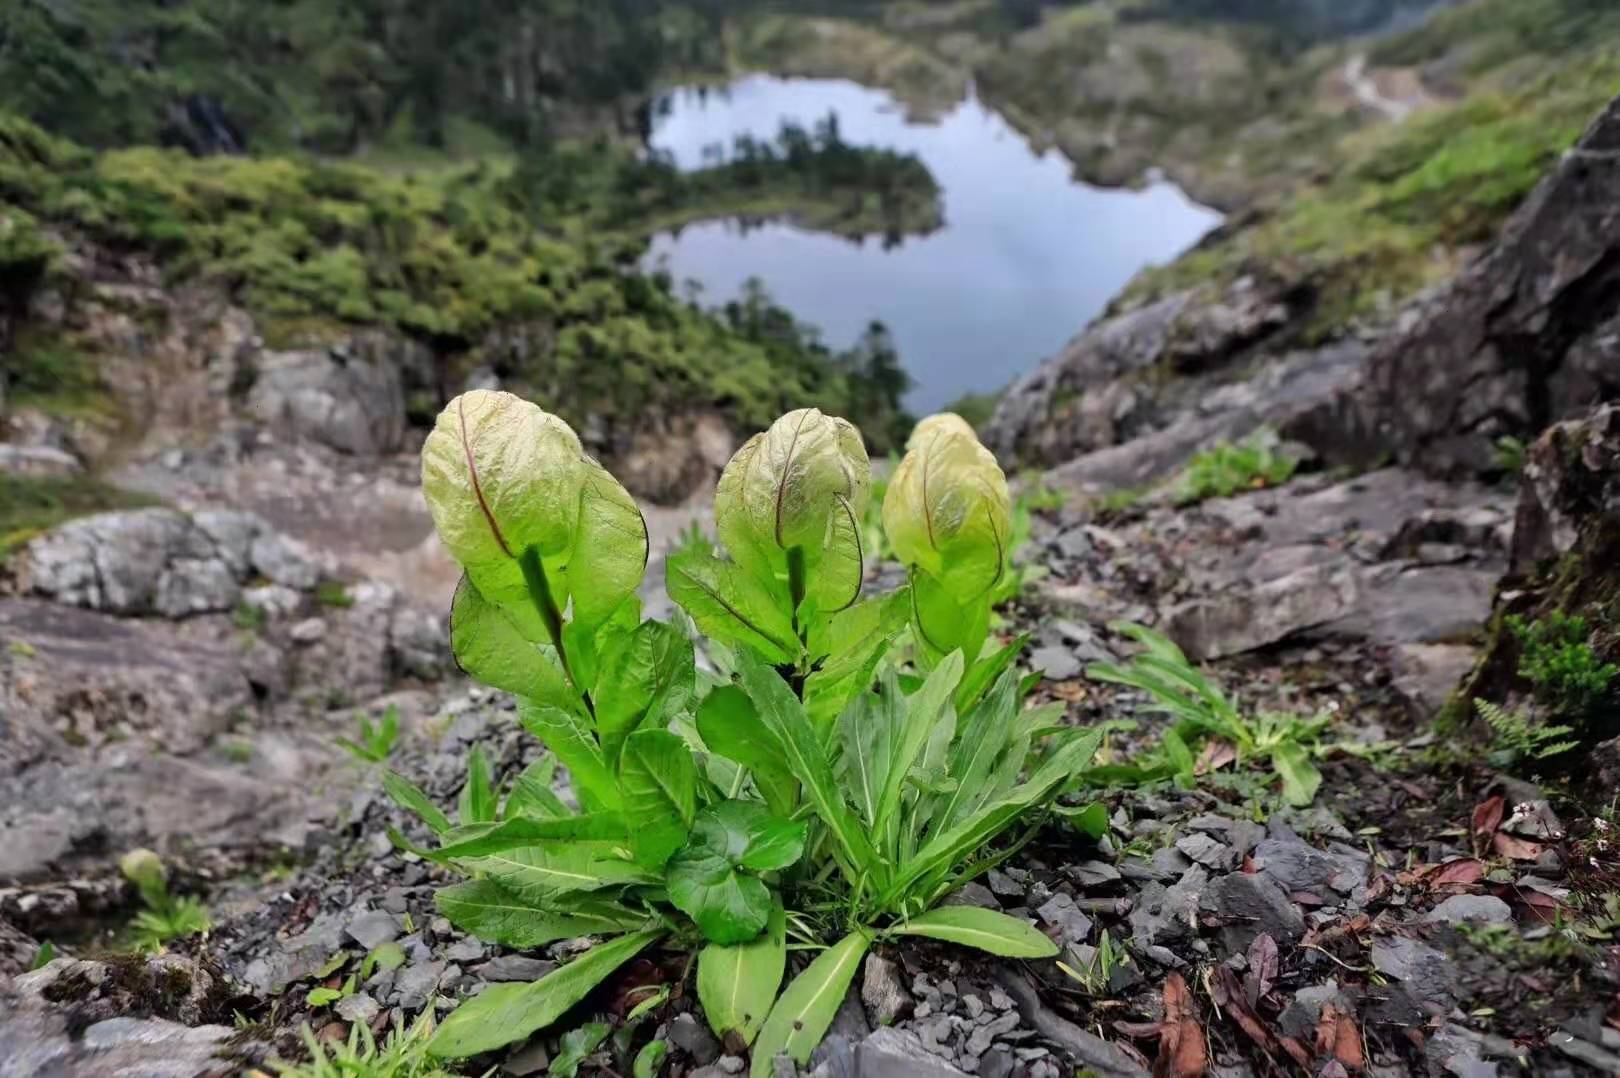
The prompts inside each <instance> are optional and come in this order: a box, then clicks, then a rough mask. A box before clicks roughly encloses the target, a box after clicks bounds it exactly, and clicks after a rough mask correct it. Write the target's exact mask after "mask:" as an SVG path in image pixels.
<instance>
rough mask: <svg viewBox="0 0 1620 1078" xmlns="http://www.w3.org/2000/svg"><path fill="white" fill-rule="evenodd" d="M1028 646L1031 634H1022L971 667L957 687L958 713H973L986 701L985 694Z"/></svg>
mask: <svg viewBox="0 0 1620 1078" xmlns="http://www.w3.org/2000/svg"><path fill="white" fill-rule="evenodd" d="M1028 644H1029V634H1028V633H1020V634H1019V635H1018V636H1016V637H1014V638H1013V640H1012V642H1011V643H1009V644H1007V645H1006V646H1005V647H1003V648H1000V649H999V650H997V651H996V653H995V654H994V655H987V656H985V657H984V658H982V659H980V660H979V661H978V662H976V663H974V664H973V665H972V666H971V667H969V668H968V672H967V673H966V674H964V675H963V676H962V683H961V684H960V685H958V686H957V687H956V713H957V714H958V715H966V714H967V713H968V712H970V711H972V710H973V706H974V705H975V704H977V703H978V702H979V701H980V700H982V699H984V694H985V693H986V692H988V691H990V686H992V685H994V684H995V683H996V679H998V678H999V677H1001V675H1002V673H1003V672H1004V671H1006V670H1007V669H1008V668H1009V667H1011V666H1012V664H1013V663H1014V662H1016V661H1017V660H1018V656H1019V655H1020V654H1022V653H1023V650H1024V648H1025V647H1026V646H1027V645H1028Z"/></svg>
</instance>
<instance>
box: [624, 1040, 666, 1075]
mask: <svg viewBox="0 0 1620 1078" xmlns="http://www.w3.org/2000/svg"><path fill="white" fill-rule="evenodd" d="M668 1055H669V1042H668V1041H648V1042H647V1043H646V1044H644V1045H642V1046H641V1051H639V1052H637V1053H636V1059H635V1062H634V1063H632V1064H631V1065H630V1074H631V1078H657V1075H658V1072H659V1071H660V1070H661V1069H662V1068H663V1066H664V1059H665V1058H666V1057H667V1056H668Z"/></svg>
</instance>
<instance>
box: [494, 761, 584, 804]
mask: <svg viewBox="0 0 1620 1078" xmlns="http://www.w3.org/2000/svg"><path fill="white" fill-rule="evenodd" d="M556 774H557V758H556V757H555V756H552V755H551V754H550V753H547V754H546V755H544V756H542V757H540V759H538V760H536V761H534V762H533V763H532V764H530V765H529V766H528V767H525V768H524V769H523V771H522V772H521V773H520V774H519V775H518V777H517V778H515V779H513V780H512V791H511V792H510V793H508V794H507V795H506V807H505V809H504V810H503V815H504V816H518V815H522V816H530V817H537V818H542V819H548V818H555V817H558V816H567V815H568V806H566V805H564V804H563V803H562V799H561V798H559V797H558V796H557V793H556V791H555V790H553V789H552V788H551V783H552V780H553V779H554V778H555V777H556Z"/></svg>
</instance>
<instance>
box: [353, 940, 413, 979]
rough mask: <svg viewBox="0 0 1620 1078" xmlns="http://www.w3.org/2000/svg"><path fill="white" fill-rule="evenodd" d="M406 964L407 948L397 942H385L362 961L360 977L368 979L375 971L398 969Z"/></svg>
mask: <svg viewBox="0 0 1620 1078" xmlns="http://www.w3.org/2000/svg"><path fill="white" fill-rule="evenodd" d="M404 964H405V948H403V947H401V946H400V945H399V944H397V943H383V944H379V945H378V946H377V947H375V948H373V949H372V951H371V953H370V954H368V955H366V957H365V960H364V961H362V962H361V963H360V979H361V980H362V981H363V980H366V979H367V978H369V977H370V976H371V975H372V973H373V972H375V971H377V970H379V969H381V970H390V969H398V968H399V967H401V966H403V965H404Z"/></svg>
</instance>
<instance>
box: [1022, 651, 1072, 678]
mask: <svg viewBox="0 0 1620 1078" xmlns="http://www.w3.org/2000/svg"><path fill="white" fill-rule="evenodd" d="M1029 665H1030V668H1031V669H1034V670H1039V671H1041V672H1042V673H1044V674H1045V675H1046V680H1048V681H1071V680H1073V679H1074V678H1077V677H1079V676H1080V673H1081V671H1082V669H1083V667H1082V666H1081V663H1080V660H1079V658H1078V657H1077V656H1076V655H1075V654H1074V652H1073V650H1071V649H1070V648H1066V647H1063V646H1061V645H1057V644H1051V645H1048V646H1046V647H1044V648H1036V649H1035V650H1034V651H1032V652H1030V654H1029Z"/></svg>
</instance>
